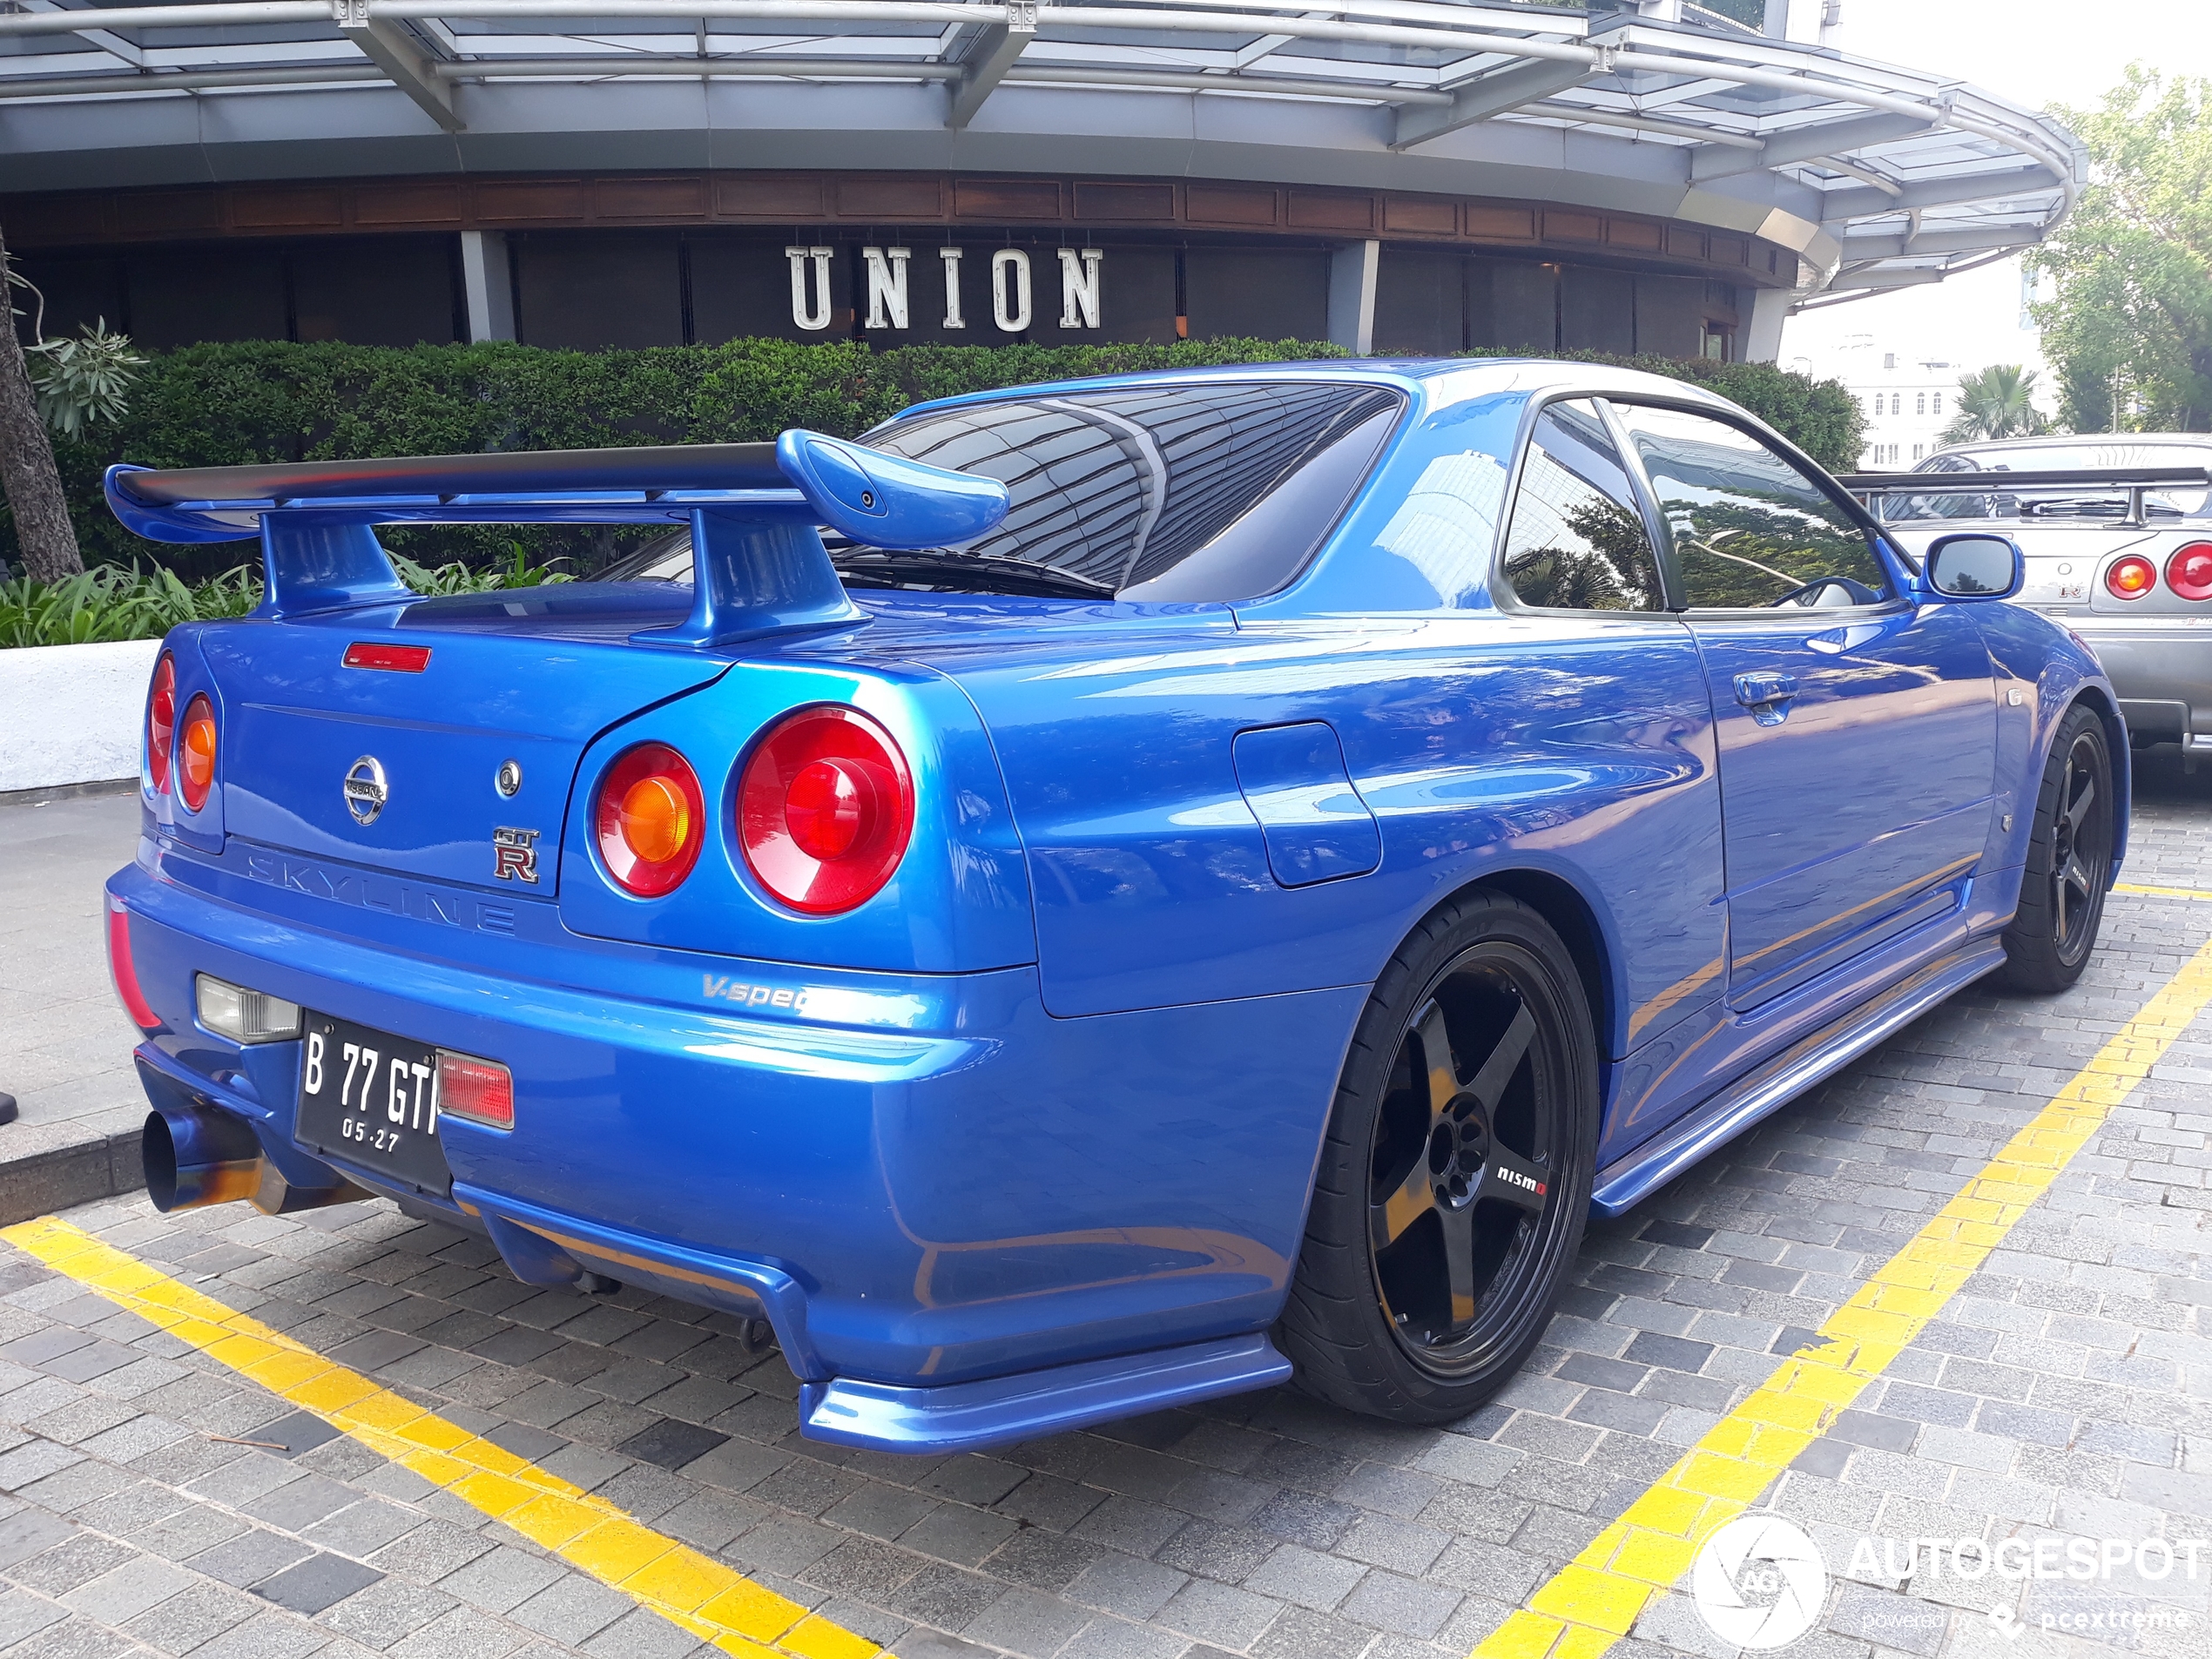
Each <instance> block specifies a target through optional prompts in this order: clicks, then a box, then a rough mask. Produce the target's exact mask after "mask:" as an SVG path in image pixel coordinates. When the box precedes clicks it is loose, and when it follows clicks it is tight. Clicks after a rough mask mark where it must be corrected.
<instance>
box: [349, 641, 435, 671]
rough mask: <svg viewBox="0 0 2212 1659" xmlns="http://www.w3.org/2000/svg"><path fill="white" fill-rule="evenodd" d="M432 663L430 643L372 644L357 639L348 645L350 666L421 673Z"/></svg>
mask: <svg viewBox="0 0 2212 1659" xmlns="http://www.w3.org/2000/svg"><path fill="white" fill-rule="evenodd" d="M429 665H430V648H429V647H428V645H372V644H369V643H368V641H367V640H365V639H356V640H355V641H354V643H353V644H350V645H348V646H347V647H346V666H347V667H348V668H382V669H388V670H390V671H392V672H394V673H395V674H420V673H421V671H423V670H424V669H426V668H428V667H429Z"/></svg>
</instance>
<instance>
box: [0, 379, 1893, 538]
mask: <svg viewBox="0 0 2212 1659" xmlns="http://www.w3.org/2000/svg"><path fill="white" fill-rule="evenodd" d="M1339 355H1341V352H1340V351H1339V348H1337V347H1333V346H1330V345H1326V344H1322V343H1317V342H1314V341H1292V340H1283V341H1260V340H1213V341H1181V342H1178V343H1176V344H1174V345H1167V346H1062V347H1049V346H1023V345H1016V346H999V347H991V346H904V347H894V348H893V349H890V350H885V351H876V350H873V349H871V348H870V347H868V346H867V345H865V344H861V343H858V342H853V341H830V342H825V343H822V344H819V345H817V344H801V343H799V342H796V341H780V340H738V341H731V342H729V343H728V344H726V345H721V346H663V347H651V348H649V349H646V350H641V351H604V352H577V351H549V350H546V349H543V348H542V347H534V346H520V345H515V344H511V343H501V342H487V343H484V344H481V345H474V346H415V347H407V348H396V347H381V346H349V345H341V344H336V343H321V344H292V343H288V342H286V341H243V342H239V343H236V344H226V345H202V346H188V347H184V348H183V349H181V350H179V351H174V352H168V353H165V354H161V355H159V356H157V357H156V358H154V359H153V361H152V362H151V363H149V364H148V365H147V367H146V368H145V370H144V371H143V373H142V374H141V376H140V378H139V379H138V382H137V383H136V385H135V386H134V387H133V388H132V396H131V406H130V408H129V409H128V410H127V411H126V412H125V414H124V415H123V416H122V417H121V418H120V419H119V420H117V421H111V422H105V423H101V424H98V425H96V426H92V427H89V428H86V429H85V430H84V433H83V434H81V435H80V436H79V437H78V439H76V440H69V439H60V440H57V441H56V443H55V446H54V448H55V452H56V459H57V461H58V462H59V463H60V466H61V469H62V476H63V482H64V488H65V489H67V491H68V495H69V499H70V504H71V514H72V516H73V517H74V518H75V520H76V523H77V532H78V539H79V541H80V542H81V543H82V544H83V546H84V552H85V557H86V560H87V562H88V563H105V564H122V565H135V564H137V563H140V562H143V561H145V560H147V559H148V558H150V557H153V556H158V557H161V558H163V559H164V560H165V561H166V562H167V563H171V564H173V565H175V566H176V567H177V568H178V569H179V570H194V571H201V572H206V571H212V570H219V569H221V568H224V567H225V566H226V565H227V564H230V563H235V562H238V561H240V560H244V559H249V558H251V556H252V555H253V549H252V546H251V544H250V543H219V544H216V545H214V546H212V547H210V548H206V549H201V550H178V549H164V550H159V551H158V553H157V552H156V550H154V549H153V548H152V544H150V543H146V542H144V541H141V540H140V539H139V538H138V537H137V536H133V535H132V534H131V533H130V532H129V531H127V530H125V529H124V528H123V527H122V525H121V524H119V523H117V522H116V520H115V517H114V516H113V515H112V514H111V513H110V512H109V511H108V509H107V506H106V503H105V502H104V501H103V500H102V499H101V496H100V475H101V472H102V471H103V470H104V469H105V467H106V466H107V464H108V463H109V462H113V461H123V460H127V461H131V462H137V463H138V464H139V465H143V466H152V467H209V466H232V465H239V464H242V463H246V462H272V461H278V462H281V461H320V460H334V459H341V458H346V457H352V456H364V455H453V454H472V453H477V452H481V451H485V450H526V449H562V448H597V447H600V446H604V445H613V444H631V443H711V442H745V441H751V440H760V439H767V438H772V437H774V436H775V435H777V434H778V433H779V432H781V431H782V430H784V429H785V428H787V427H794V426H804V427H812V428H816V429H817V430H819V431H825V432H832V433H836V434H839V435H844V436H851V435H854V434H857V433H860V432H862V431H865V430H866V429H867V428H869V427H871V426H873V425H874V424H875V423H876V422H878V421H881V420H884V419H885V418H887V417H888V416H890V415H895V414H896V413H898V411H899V410H900V409H902V408H905V407H907V404H909V403H912V402H914V401H920V400H921V399H925V398H934V397H946V396H950V395H954V394H957V393H961V392H975V391H984V390H988V389H990V388H996V387H1002V386H1015V385H1021V384H1025V383H1028V382H1030V381H1041V380H1056V379H1062V378H1067V377H1072V376H1076V375H1084V374H1123V373H1130V372H1133V371H1136V370H1142V369H1150V368H1196V367H1202V366H1206V365H1211V364H1228V363H1246V362H1269V361H1291V360H1296V359H1299V358H1313V357H1333V356H1339ZM1608 361H1611V360H1608ZM1632 361H1634V363H1635V366H1636V367H1638V368H1649V369H1653V370H1656V372H1658V373H1661V374H1673V375H1676V377H1678V378H1681V379H1685V380H1690V381H1696V382H1698V383H1699V384H1702V385H1708V386H1710V387H1712V388H1713V389H1714V390H1716V391H1718V392H1721V393H1723V395H1727V396H1730V397H1733V398H1736V399H1737V401H1740V402H1743V403H1744V404H1745V405H1746V406H1747V407H1748V408H1751V409H1752V410H1753V411H1754V412H1755V413H1757V414H1758V415H1761V416H1763V417H1764V419H1766V420H1767V421H1770V422H1771V423H1772V424H1774V425H1775V426H1776V427H1777V428H1779V429H1780V430H1782V431H1783V432H1784V433H1786V434H1788V435H1790V436H1791V437H1792V438H1794V439H1795V440H1796V441H1797V442H1798V443H1799V444H1801V445H1802V446H1803V447H1804V448H1805V449H1807V450H1808V451H1809V452H1811V454H1812V455H1814V456H1816V457H1817V458H1818V459H1819V460H1821V461H1823V462H1825V463H1826V464H1829V465H1831V466H1833V465H1839V464H1849V463H1850V462H1851V460H1852V459H1853V458H1854V457H1855V456H1856V455H1857V454H1858V408H1857V405H1856V404H1855V402H1854V401H1852V399H1851V397H1850V396H1849V395H1848V394H1846V393H1845V392H1844V390H1843V388H1840V387H1838V386H1834V385H1831V384H1826V383H1823V384H1818V385H1816V384H1815V383H1814V382H1812V381H1809V380H1807V379H1806V378H1805V377H1804V376H1803V375H1799V374H1789V373H1786V372H1785V371H1784V370H1781V369H1777V368H1772V367H1770V366H1768V365H1764V364H1739V363H1712V362H1705V361H1695V360H1693V361H1672V360H1669V359H1664V358H1637V359H1635V360H1632ZM383 534H384V537H385V541H386V543H387V545H388V546H389V547H390V548H391V549H392V550H393V551H394V552H395V553H396V554H399V555H401V556H406V557H408V558H411V559H415V560H417V561H419V562H421V563H423V564H425V565H440V564H446V563H452V562H454V561H455V560H459V561H462V562H465V563H467V564H469V566H471V567H473V568H479V569H481V568H483V567H485V566H487V565H490V564H493V563H506V562H509V560H510V559H511V558H512V557H513V556H514V555H515V553H516V550H517V549H518V548H520V549H522V550H523V551H524V553H525V555H526V556H527V557H528V558H529V559H532V560H535V561H536V562H537V563H541V564H544V563H551V562H553V561H556V560H565V561H566V562H567V563H568V564H569V566H570V568H571V569H572V570H577V571H579V572H584V571H590V570H597V568H599V566H601V565H602V564H604V563H605V562H606V561H607V560H608V559H609V558H610V557H612V556H614V555H615V554H617V552H619V551H621V550H623V548H624V547H625V546H627V545H631V544H633V543H635V542H637V540H638V539H640V538H641V537H642V536H644V535H647V534H650V532H647V531H641V530H636V529H620V528H616V527H606V526H602V527H589V526H586V527H575V526H564V525H536V526H528V527H524V528H523V529H520V530H519V531H518V530H517V529H514V528H510V527H508V526H491V525H486V526H437V527H430V528H417V529H408V528H394V529H389V530H387V531H385V532H384V533H383ZM14 556H15V540H14V529H13V525H12V523H11V522H10V521H9V520H8V519H7V518H6V517H5V516H0V559H7V558H12V557H14Z"/></svg>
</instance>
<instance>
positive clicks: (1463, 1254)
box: [1436, 1204, 1474, 1330]
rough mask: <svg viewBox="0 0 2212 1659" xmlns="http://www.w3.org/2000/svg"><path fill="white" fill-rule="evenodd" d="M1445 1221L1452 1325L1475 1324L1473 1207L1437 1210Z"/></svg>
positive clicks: (1445, 1254)
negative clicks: (1450, 1286) (1450, 1283)
mask: <svg viewBox="0 0 2212 1659" xmlns="http://www.w3.org/2000/svg"><path fill="white" fill-rule="evenodd" d="M1436 1213H1437V1216H1438V1217H1439V1218H1440V1219H1441V1220H1442V1222H1443V1223H1444V1261H1445V1264H1446V1268H1447V1271H1448V1272H1449V1274H1450V1276H1451V1282H1452V1328H1453V1330H1459V1329H1460V1328H1462V1327H1464V1326H1467V1325H1473V1324H1474V1205H1473V1204H1465V1205H1462V1206H1461V1207H1460V1208H1459V1209H1457V1210H1439V1211H1437V1212H1436Z"/></svg>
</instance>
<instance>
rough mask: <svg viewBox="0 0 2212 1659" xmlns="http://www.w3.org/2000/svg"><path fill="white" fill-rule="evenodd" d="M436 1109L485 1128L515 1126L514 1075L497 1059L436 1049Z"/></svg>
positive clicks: (443, 1113) (446, 1114)
mask: <svg viewBox="0 0 2212 1659" xmlns="http://www.w3.org/2000/svg"><path fill="white" fill-rule="evenodd" d="M437 1103H438V1110H439V1112H440V1113H441V1114H442V1115H443V1116H448V1117H459V1118H462V1119H465V1120H466V1121H468V1122H469V1123H482V1124H483V1125H484V1126H485V1127H486V1128H488V1129H512V1128H514V1127H515V1079H514V1076H512V1074H510V1073H509V1071H508V1069H507V1068H506V1067H504V1066H502V1065H501V1064H500V1063H499V1062H497V1061H496V1060H478V1059H476V1058H475V1057H474V1056H473V1055H465V1054H448V1053H447V1052H446V1051H445V1050H444V1049H439V1050H438V1094H437Z"/></svg>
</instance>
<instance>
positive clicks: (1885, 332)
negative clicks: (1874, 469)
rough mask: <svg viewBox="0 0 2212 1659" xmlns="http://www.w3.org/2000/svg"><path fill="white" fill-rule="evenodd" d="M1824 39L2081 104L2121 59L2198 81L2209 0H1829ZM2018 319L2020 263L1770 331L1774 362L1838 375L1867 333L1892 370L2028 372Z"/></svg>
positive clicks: (2211, 35) (2027, 337)
mask: <svg viewBox="0 0 2212 1659" xmlns="http://www.w3.org/2000/svg"><path fill="white" fill-rule="evenodd" d="M1832 44H1834V45H1835V46H1836V47H1837V48H1838V50H1840V51H1844V52H1847V53H1849V54H1850V55H1851V56H1852V57H1871V58H1875V59H1878V60H1879V61H1881V62H1884V63H1891V64H1905V65H1906V66H1907V67H1910V68H1913V69H1923V70H1933V71H1939V72H1940V73H1943V74H1946V75H1952V76H1957V77H1959V78H1961V79H1963V80H1966V81H1969V82H1971V83H1972V84H1974V85H1976V86H1979V87H1980V88H1981V89H1983V90H1984V91H1988V92H1993V93H1994V94H1996V95H1997V96H1998V97H2000V98H2005V99H2006V100H2008V101H2009V102H2012V103H2015V104H2021V105H2027V107H2029V108H2031V109H2039V110H2040V109H2042V108H2044V107H2046V106H2047V105H2052V104H2070V105H2094V103H2096V102H2097V101H2098V99H2099V98H2101V96H2102V95H2103V93H2104V92H2105V91H2106V90H2107V88H2109V87H2111V86H2112V85H2114V84H2115V83H2117V82H2118V81H2119V79H2120V78H2121V75H2122V74H2123V73H2124V72H2125V71H2126V70H2127V67H2128V64H2129V63H2131V62H2134V61H2137V60H2141V61H2142V62H2145V63H2148V64H2154V65H2155V66H2157V67H2159V68H2161V69H2164V70H2166V71H2169V72H2172V73H2177V74H2194V75H2212V0H2093V3H2090V0H1843V17H1842V23H1841V27H1840V28H1839V29H1838V31H1837V33H1836V35H1835V37H1834V38H1833V42H1832ZM1869 335H1871V336H1872V337H1873V340H1874V342H1875V349H1876V350H1878V351H1895V352H1897V353H1898V361H1900V362H1903V361H1905V359H1906V357H1907V356H1908V355H1911V356H1913V357H1915V358H1918V357H1924V356H1930V357H1938V358H1941V359H1944V360H1946V361H1950V362H1952V363H1954V364H1956V365H1958V366H1959V368H1962V369H1969V370H1971V369H1976V368H1984V367H1986V366H1987V365H1988V364H1991V363H2018V362H2025V363H2027V364H2028V365H2030V366H2031V367H2032V366H2034V365H2036V364H2037V363H2039V362H2040V354H2039V353H2038V352H2037V351H2036V349H2035V338H2036V337H2035V334H2034V331H2033V328H2032V327H2031V328H2027V329H2025V330H2023V329H2022V328H2021V327H2020V265H2019V262H2018V261H2017V260H2004V261H2001V262H2000V263H1999V264H1996V265H1993V266H1987V267H1986V268H1985V269H1983V270H1980V271H1976V272H1972V273H1968V274H1966V275H1965V276H1961V277H1953V278H1952V279H1950V280H1947V281H1944V282H1939V283H1936V284H1933V285H1931V286H1926V287H1914V288H1905V289H1903V290H1900V291H1898V292H1897V293H1887V294H1884V295H1881V296H1879V297H1878V298H1875V299H1869V300H1857V301H1854V302H1853V303H1851V304H1850V305H1843V306H1837V307H1832V308H1829V309H1824V310H1817V311H1811V312H1801V313H1799V314H1797V316H1794V317H1792V318H1791V320H1789V322H1788V323H1787V324H1785V325H1784V328H1783V331H1782V357H1781V361H1782V362H1783V365H1784V367H1785V368H1787V367H1810V368H1812V369H1813V370H1814V372H1816V373H1817V374H1821V375H1823V376H1827V375H1831V374H1837V375H1839V374H1842V373H1843V372H1844V368H1845V367H1846V365H1847V364H1849V363H1850V362H1851V361H1853V360H1854V359H1857V360H1859V361H1864V354H1863V353H1858V352H1851V351H1849V350H1848V349H1847V347H1849V346H1850V345H1851V342H1852V341H1853V338H1854V337H1858V338H1860V339H1861V340H1863V339H1864V338H1865V337H1866V336H1869ZM1799 359H1804V360H1805V361H1804V363H1802V364H1801V363H1799V362H1798V361H1797V360H1799ZM2044 378H2045V379H2048V378H2049V377H2048V375H2046V376H2045V377H2044Z"/></svg>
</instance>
